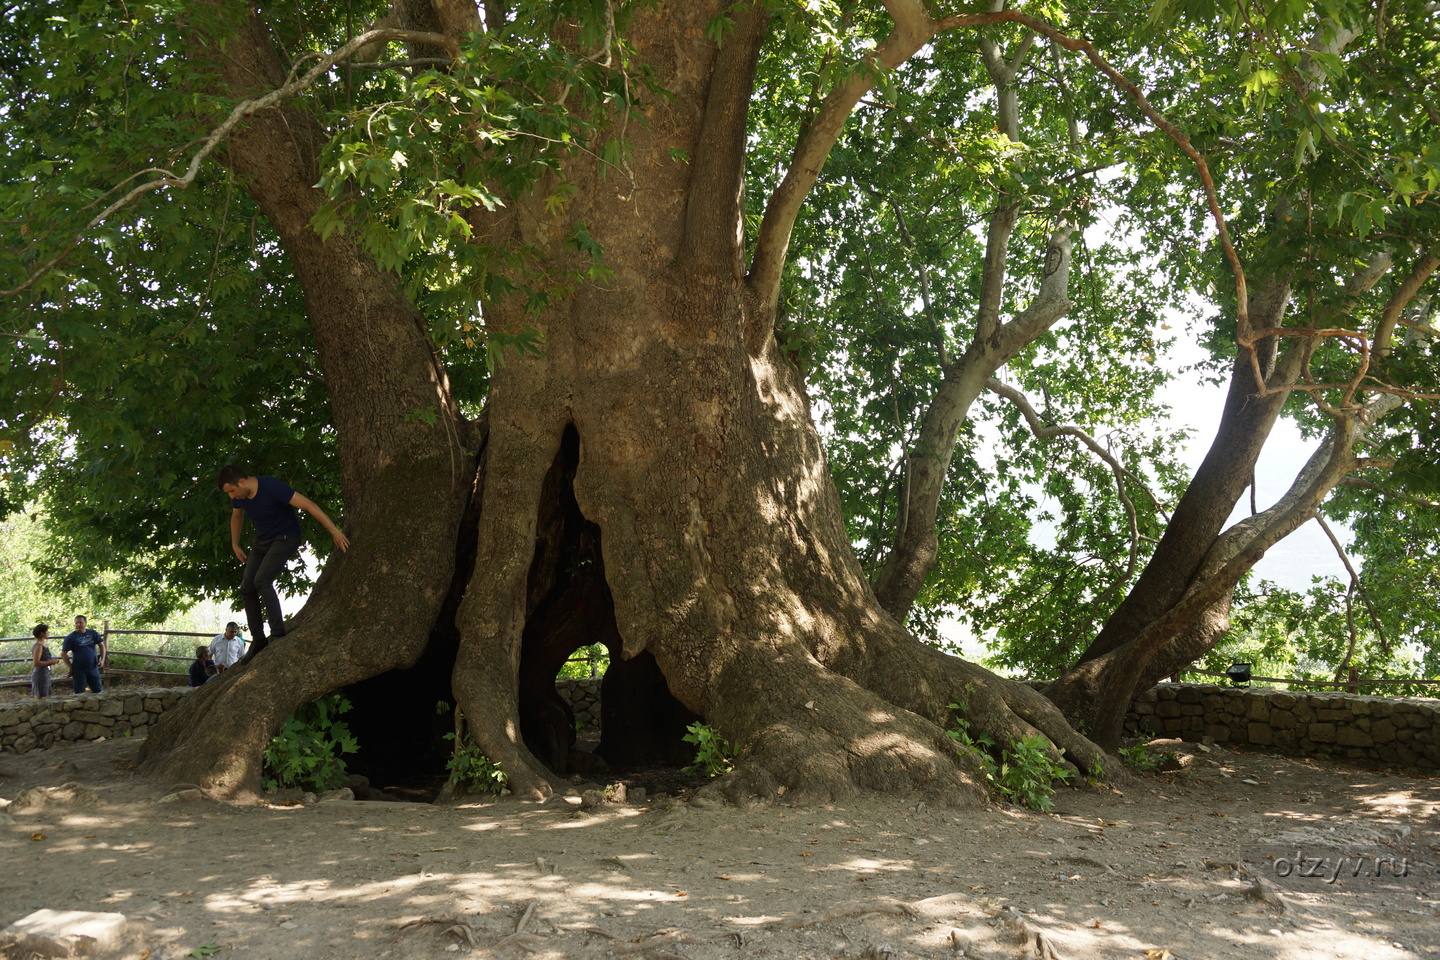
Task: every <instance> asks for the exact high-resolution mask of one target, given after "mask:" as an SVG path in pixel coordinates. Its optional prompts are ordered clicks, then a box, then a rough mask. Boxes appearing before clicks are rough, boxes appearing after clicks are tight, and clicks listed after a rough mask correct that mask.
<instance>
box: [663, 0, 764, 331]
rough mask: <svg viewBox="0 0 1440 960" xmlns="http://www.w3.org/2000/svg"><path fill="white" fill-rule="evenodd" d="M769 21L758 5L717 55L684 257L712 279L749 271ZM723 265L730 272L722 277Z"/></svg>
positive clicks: (687, 217) (692, 179) (696, 154)
mask: <svg viewBox="0 0 1440 960" xmlns="http://www.w3.org/2000/svg"><path fill="white" fill-rule="evenodd" d="M769 21H770V15H769V7H768V6H766V5H765V4H760V3H756V4H752V5H751V6H750V9H749V11H748V12H747V13H746V14H745V15H744V16H743V17H742V18H741V19H740V21H739V22H738V23H737V24H736V26H735V29H734V30H733V31H732V32H731V34H730V36H729V37H727V38H726V42H725V45H724V46H722V47H721V48H720V50H719V51H718V52H717V53H716V54H715V66H714V69H713V70H712V71H711V75H710V88H709V91H708V93H707V95H706V98H705V117H704V120H703V121H702V122H701V126H700V138H699V142H697V143H696V145H695V152H694V155H693V157H692V158H691V161H690V163H691V167H692V169H691V176H690V192H689V196H688V197H687V198H686V204H685V237H684V240H683V241H682V243H683V247H682V249H681V256H680V262H681V263H682V264H684V265H686V267H687V268H693V269H695V270H697V271H700V272H704V273H706V274H707V275H729V276H732V277H734V278H735V279H739V278H740V276H741V275H742V273H743V272H744V267H743V264H742V260H741V258H742V256H743V253H744V242H745V240H744V204H745V149H746V146H747V144H746V139H745V136H746V131H747V129H748V126H747V124H748V119H749V105H750V99H751V97H750V94H751V90H752V89H753V87H754V82H755V64H756V61H757V60H758V59H759V56H760V45H761V43H762V42H763V41H764V38H765V30H766V27H767V25H768V24H769ZM722 266H723V267H724V268H725V269H724V273H723V274H717V272H716V268H717V267H722ZM755 347H756V345H755V344H754V343H752V344H751V349H752V350H753V349H755Z"/></svg>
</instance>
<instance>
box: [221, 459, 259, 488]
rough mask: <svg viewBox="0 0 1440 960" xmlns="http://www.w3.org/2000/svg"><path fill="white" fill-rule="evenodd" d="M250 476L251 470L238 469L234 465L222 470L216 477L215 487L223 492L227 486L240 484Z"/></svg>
mask: <svg viewBox="0 0 1440 960" xmlns="http://www.w3.org/2000/svg"><path fill="white" fill-rule="evenodd" d="M248 476H250V471H249V470H246V469H245V468H244V467H237V466H235V464H233V463H232V464H230V465H229V466H226V467H221V468H220V472H219V473H218V474H216V475H215V486H217V487H219V488H220V489H222V490H223V489H225V484H227V483H239V482H240V481H241V480H244V479H245V478H246V477H248Z"/></svg>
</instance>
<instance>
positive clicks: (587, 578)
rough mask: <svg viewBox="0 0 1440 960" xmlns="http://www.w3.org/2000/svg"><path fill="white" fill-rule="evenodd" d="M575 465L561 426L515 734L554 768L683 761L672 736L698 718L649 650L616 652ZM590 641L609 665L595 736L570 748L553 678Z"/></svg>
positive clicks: (582, 770)
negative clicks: (629, 654)
mask: <svg viewBox="0 0 1440 960" xmlns="http://www.w3.org/2000/svg"><path fill="white" fill-rule="evenodd" d="M579 465H580V435H579V433H578V432H577V431H576V429H575V428H574V427H573V426H570V427H567V428H566V430H565V433H564V436H563V438H562V439H561V443H560V451H559V453H558V454H557V455H556V457H555V463H554V464H553V465H552V466H551V468H550V472H549V473H548V474H547V476H546V478H545V485H544V489H543V490H542V493H541V499H540V502H541V505H542V506H541V514H540V518H539V522H538V524H537V527H536V534H535V559H534V561H533V562H532V563H531V566H530V577H529V584H528V604H527V605H528V617H527V619H526V623H525V632H524V634H523V639H522V642H521V651H520V690H519V694H520V695H519V704H520V732H521V735H522V736H523V737H524V738H525V745H526V746H527V747H528V748H529V749H530V752H531V753H533V754H535V756H536V757H537V758H538V759H539V760H540V761H541V762H542V763H544V764H545V765H546V766H548V767H549V768H550V769H551V770H553V771H554V772H555V773H558V774H560V775H562V776H565V775H570V774H579V775H582V776H586V777H590V776H599V775H602V774H604V773H606V772H607V771H608V770H610V769H612V768H623V769H631V768H635V767H647V766H655V765H674V764H683V763H686V762H688V761H689V759H690V756H689V753H688V748H687V747H686V745H685V744H684V743H682V742H681V740H680V738H681V737H682V736H683V735H684V733H685V726H686V725H687V724H688V723H690V722H692V721H693V720H695V719H697V718H696V717H695V715H694V714H692V713H690V712H689V711H687V710H685V709H684V708H683V707H681V706H680V704H679V702H678V701H677V700H676V699H675V698H674V697H673V696H672V695H671V693H670V690H669V688H668V687H667V686H666V684H665V678H664V676H663V675H662V674H661V673H660V669H659V667H658V666H657V665H656V664H655V659H654V658H653V657H652V656H650V654H649V653H642V654H640V655H639V656H637V657H635V658H633V659H631V660H624V659H622V657H623V653H622V643H621V638H620V631H619V629H618V627H617V625H616V620H615V602H614V599H613V597H612V596H611V594H610V587H609V584H608V583H607V582H606V580H605V559H604V555H603V552H602V550H601V531H600V527H599V526H597V525H596V524H595V523H593V522H592V521H590V520H588V519H587V518H586V517H585V516H584V514H583V513H582V512H581V510H580V504H579V502H578V501H577V500H576V499H575V486H574V483H575V472H576V470H577V469H578V467H579ZM594 645H599V646H603V647H604V648H605V649H606V650H607V651H608V652H609V655H610V665H609V668H608V669H607V670H606V672H605V676H604V679H603V680H602V681H601V724H600V727H601V730H600V741H599V744H598V745H597V746H596V747H595V749H594V750H593V751H591V750H587V749H583V746H581V747H577V732H579V731H577V728H576V723H575V714H574V711H573V709H572V708H571V706H570V704H569V702H568V701H567V700H566V699H565V698H564V697H562V696H561V695H560V693H559V692H558V691H557V690H556V688H555V680H556V677H557V676H558V675H559V673H560V671H561V669H562V668H563V667H564V666H565V664H566V662H567V661H569V660H570V659H571V658H572V657H573V656H574V655H575V654H576V652H577V651H580V650H583V649H585V648H587V647H591V646H594ZM677 724H678V725H677ZM587 732H588V731H587Z"/></svg>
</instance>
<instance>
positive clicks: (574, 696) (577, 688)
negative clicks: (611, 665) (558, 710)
mask: <svg viewBox="0 0 1440 960" xmlns="http://www.w3.org/2000/svg"><path fill="white" fill-rule="evenodd" d="M555 689H556V691H558V692H559V694H560V696H562V697H564V698H565V702H566V703H568V704H570V709H571V710H574V711H575V722H576V723H578V724H580V728H581V729H582V730H599V729H600V678H599V677H586V678H584V679H581V680H556V681H555Z"/></svg>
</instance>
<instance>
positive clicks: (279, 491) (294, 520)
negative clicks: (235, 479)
mask: <svg viewBox="0 0 1440 960" xmlns="http://www.w3.org/2000/svg"><path fill="white" fill-rule="evenodd" d="M255 479H256V481H257V482H258V488H257V489H256V491H255V496H253V497H250V498H249V499H248V500H236V499H235V498H234V497H232V498H230V506H232V507H234V508H235V509H236V510H244V511H245V513H246V514H247V515H248V516H249V517H250V522H251V523H253V524H255V539H256V540H275V539H278V538H279V537H298V536H300V513H299V511H298V510H296V509H295V508H294V507H292V506H290V498H291V497H293V496H295V490H294V489H293V488H292V487H291V486H290V484H288V483H286V482H285V481H284V480H276V479H275V478H274V477H256V478H255Z"/></svg>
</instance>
